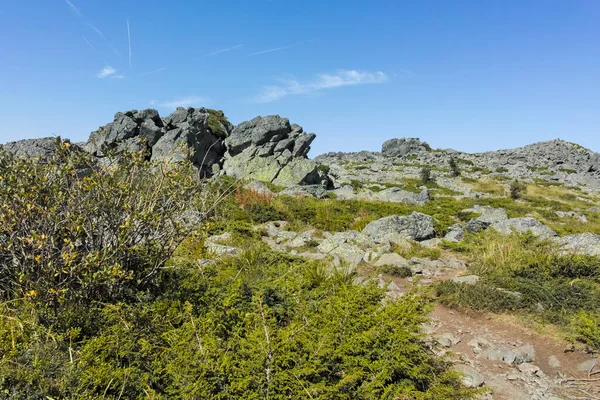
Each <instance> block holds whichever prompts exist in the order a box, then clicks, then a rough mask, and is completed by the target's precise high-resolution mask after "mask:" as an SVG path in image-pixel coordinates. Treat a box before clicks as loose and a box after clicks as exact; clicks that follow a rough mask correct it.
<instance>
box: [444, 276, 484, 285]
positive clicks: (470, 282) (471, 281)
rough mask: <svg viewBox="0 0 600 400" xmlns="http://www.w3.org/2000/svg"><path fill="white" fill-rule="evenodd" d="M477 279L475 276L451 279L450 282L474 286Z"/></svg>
mask: <svg viewBox="0 0 600 400" xmlns="http://www.w3.org/2000/svg"><path fill="white" fill-rule="evenodd" d="M479 279H480V278H479V276H477V275H467V276H458V277H456V278H452V279H451V281H452V282H454V283H464V284H465V285H475V284H476V283H477V282H479Z"/></svg>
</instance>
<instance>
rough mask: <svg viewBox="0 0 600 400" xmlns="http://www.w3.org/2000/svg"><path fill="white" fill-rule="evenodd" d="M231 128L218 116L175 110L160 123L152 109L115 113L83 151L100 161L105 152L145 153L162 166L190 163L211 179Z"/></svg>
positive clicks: (220, 115) (91, 137)
mask: <svg viewBox="0 0 600 400" xmlns="http://www.w3.org/2000/svg"><path fill="white" fill-rule="evenodd" d="M232 129H233V126H232V125H231V124H230V123H229V122H227V120H226V119H225V117H224V115H223V114H222V112H218V111H214V110H207V109H205V108H197V109H195V108H188V109H185V108H182V107H179V108H178V109H177V110H175V111H174V112H173V113H172V114H171V115H169V116H168V117H166V118H165V119H164V120H162V119H161V118H160V116H159V114H158V111H156V110H153V109H147V110H142V111H138V110H132V111H127V112H118V113H116V114H115V117H114V120H113V122H111V123H109V124H107V125H105V126H103V127H100V128H99V129H98V130H97V131H95V132H92V134H91V135H90V138H89V139H88V141H87V143H86V145H85V150H86V151H87V152H89V153H91V154H93V155H95V156H97V157H104V156H105V153H106V151H107V150H116V151H140V150H147V151H149V153H150V154H151V159H152V160H155V161H163V162H179V161H182V160H187V159H189V160H191V161H192V162H193V163H194V164H195V165H196V166H197V167H198V168H200V170H201V172H202V173H203V174H204V175H211V174H212V172H213V170H214V168H213V166H214V165H217V166H218V165H219V163H220V162H221V158H222V157H223V154H224V152H225V147H224V145H223V143H222V139H224V137H225V136H227V135H228V134H229V132H231V130H232Z"/></svg>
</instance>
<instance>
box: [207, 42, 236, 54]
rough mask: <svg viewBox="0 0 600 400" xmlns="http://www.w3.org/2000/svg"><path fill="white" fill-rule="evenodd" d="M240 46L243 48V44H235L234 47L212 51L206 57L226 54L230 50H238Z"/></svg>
mask: <svg viewBox="0 0 600 400" xmlns="http://www.w3.org/2000/svg"><path fill="white" fill-rule="evenodd" d="M242 46H243V44H236V45H235V46H231V47H226V48H224V49H221V50H217V51H213V52H212V53H208V54H207V55H206V56H216V55H217V54H221V53H226V52H228V51H231V50H235V49H239V48H240V47H242Z"/></svg>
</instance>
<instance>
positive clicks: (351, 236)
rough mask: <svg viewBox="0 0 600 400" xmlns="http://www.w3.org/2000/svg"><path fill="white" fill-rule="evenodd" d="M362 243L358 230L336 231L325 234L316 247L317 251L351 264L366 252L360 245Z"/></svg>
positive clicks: (362, 239)
mask: <svg viewBox="0 0 600 400" xmlns="http://www.w3.org/2000/svg"><path fill="white" fill-rule="evenodd" d="M362 244H364V238H363V237H361V235H360V234H359V233H358V232H356V231H346V232H338V233H335V234H333V235H331V234H329V235H326V238H325V239H324V240H323V241H322V242H321V244H319V246H318V247H317V251H318V252H319V253H323V254H327V255H331V256H337V257H339V258H341V259H343V260H345V261H348V262H349V263H351V264H358V263H360V262H361V261H362V260H363V258H364V257H365V254H366V251H365V250H364V249H363V248H362V246H361V245H362Z"/></svg>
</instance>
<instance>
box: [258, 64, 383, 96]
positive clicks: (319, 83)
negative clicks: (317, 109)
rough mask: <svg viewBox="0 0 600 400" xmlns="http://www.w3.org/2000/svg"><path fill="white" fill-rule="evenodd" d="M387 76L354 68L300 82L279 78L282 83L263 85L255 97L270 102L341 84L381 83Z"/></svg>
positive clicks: (379, 72)
mask: <svg viewBox="0 0 600 400" xmlns="http://www.w3.org/2000/svg"><path fill="white" fill-rule="evenodd" d="M387 80H388V76H387V75H386V74H385V73H383V72H381V71H376V72H361V71H355V70H340V71H338V72H337V73H336V74H333V75H331V74H321V75H318V76H317V78H316V79H314V80H313V81H311V82H305V83H301V82H298V81H297V80H295V79H285V80H281V81H282V85H271V86H264V87H263V88H262V91H261V92H260V94H259V95H258V96H257V97H256V101H257V102H259V103H270V102H272V101H275V100H277V99H280V98H282V97H285V96H289V95H294V94H296V95H297V94H306V93H314V92H319V91H323V90H326V89H333V88H337V87H342V86H354V85H366V84H375V83H383V82H385V81H387Z"/></svg>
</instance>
